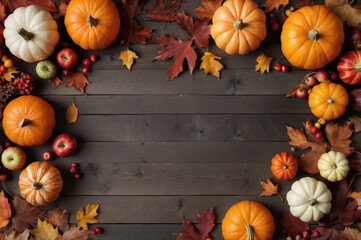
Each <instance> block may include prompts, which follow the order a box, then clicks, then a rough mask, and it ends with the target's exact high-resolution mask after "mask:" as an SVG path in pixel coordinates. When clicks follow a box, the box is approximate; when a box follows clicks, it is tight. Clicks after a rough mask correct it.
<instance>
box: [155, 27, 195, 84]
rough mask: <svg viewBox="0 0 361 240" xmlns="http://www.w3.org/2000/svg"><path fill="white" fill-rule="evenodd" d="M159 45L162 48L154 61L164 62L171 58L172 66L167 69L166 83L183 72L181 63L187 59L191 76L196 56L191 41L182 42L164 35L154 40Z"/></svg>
mask: <svg viewBox="0 0 361 240" xmlns="http://www.w3.org/2000/svg"><path fill="white" fill-rule="evenodd" d="M155 40H156V41H157V42H158V43H159V45H161V46H162V47H164V48H163V49H162V50H161V51H158V54H157V56H156V57H155V58H154V60H158V61H166V60H168V59H169V58H173V64H172V66H170V67H169V69H168V81H170V80H172V79H173V78H175V77H176V76H178V74H179V73H180V72H182V71H183V61H184V60H185V59H187V62H188V68H189V72H190V73H191V74H192V72H193V69H194V67H195V65H196V59H197V54H196V53H195V51H194V47H192V41H191V40H187V41H182V40H181V39H178V40H177V39H175V38H174V37H172V36H170V35H168V34H166V35H162V36H160V37H158V38H157V39H155Z"/></svg>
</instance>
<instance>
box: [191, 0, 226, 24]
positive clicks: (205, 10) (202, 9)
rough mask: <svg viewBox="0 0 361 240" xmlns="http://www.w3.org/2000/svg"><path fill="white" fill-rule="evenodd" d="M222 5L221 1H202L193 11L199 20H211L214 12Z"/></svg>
mask: <svg viewBox="0 0 361 240" xmlns="http://www.w3.org/2000/svg"><path fill="white" fill-rule="evenodd" d="M221 5H222V0H202V5H201V6H199V7H197V8H196V9H194V10H193V12H194V13H195V14H197V15H198V18H199V19H204V18H207V19H209V20H211V19H212V17H213V15H214V12H215V11H216V10H217V8H219V7H220V6H221Z"/></svg>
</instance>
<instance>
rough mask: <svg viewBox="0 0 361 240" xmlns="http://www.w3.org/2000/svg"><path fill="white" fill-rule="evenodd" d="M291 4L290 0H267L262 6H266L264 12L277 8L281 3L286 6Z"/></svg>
mask: <svg viewBox="0 0 361 240" xmlns="http://www.w3.org/2000/svg"><path fill="white" fill-rule="evenodd" d="M287 4H289V0H266V2H265V3H263V4H262V5H261V7H266V9H265V10H264V12H266V13H268V12H271V11H272V10H273V9H274V8H275V9H276V10H277V9H278V8H279V7H280V5H283V6H286V5H287Z"/></svg>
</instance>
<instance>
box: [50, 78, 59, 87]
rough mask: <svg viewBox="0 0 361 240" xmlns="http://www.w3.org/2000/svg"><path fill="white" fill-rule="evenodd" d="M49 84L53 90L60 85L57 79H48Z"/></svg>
mask: <svg viewBox="0 0 361 240" xmlns="http://www.w3.org/2000/svg"><path fill="white" fill-rule="evenodd" d="M49 82H50V83H51V86H53V88H57V87H59V85H60V84H61V83H62V81H61V79H60V78H58V77H55V78H53V79H50V80H49Z"/></svg>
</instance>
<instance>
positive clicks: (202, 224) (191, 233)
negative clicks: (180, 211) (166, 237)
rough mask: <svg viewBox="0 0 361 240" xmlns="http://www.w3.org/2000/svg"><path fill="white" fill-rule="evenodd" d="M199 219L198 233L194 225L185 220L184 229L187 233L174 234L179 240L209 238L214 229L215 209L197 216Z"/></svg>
mask: <svg viewBox="0 0 361 240" xmlns="http://www.w3.org/2000/svg"><path fill="white" fill-rule="evenodd" d="M197 219H198V231H197V230H196V228H195V227H194V225H193V223H192V222H191V221H189V220H187V219H185V218H183V226H182V227H183V229H184V230H185V232H180V233H173V235H174V236H175V237H176V239H177V240H203V239H205V238H206V237H208V234H209V233H210V232H211V231H212V229H213V227H214V219H215V216H214V214H213V208H212V209H211V210H209V211H205V212H204V213H203V214H199V213H198V215H197Z"/></svg>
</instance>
